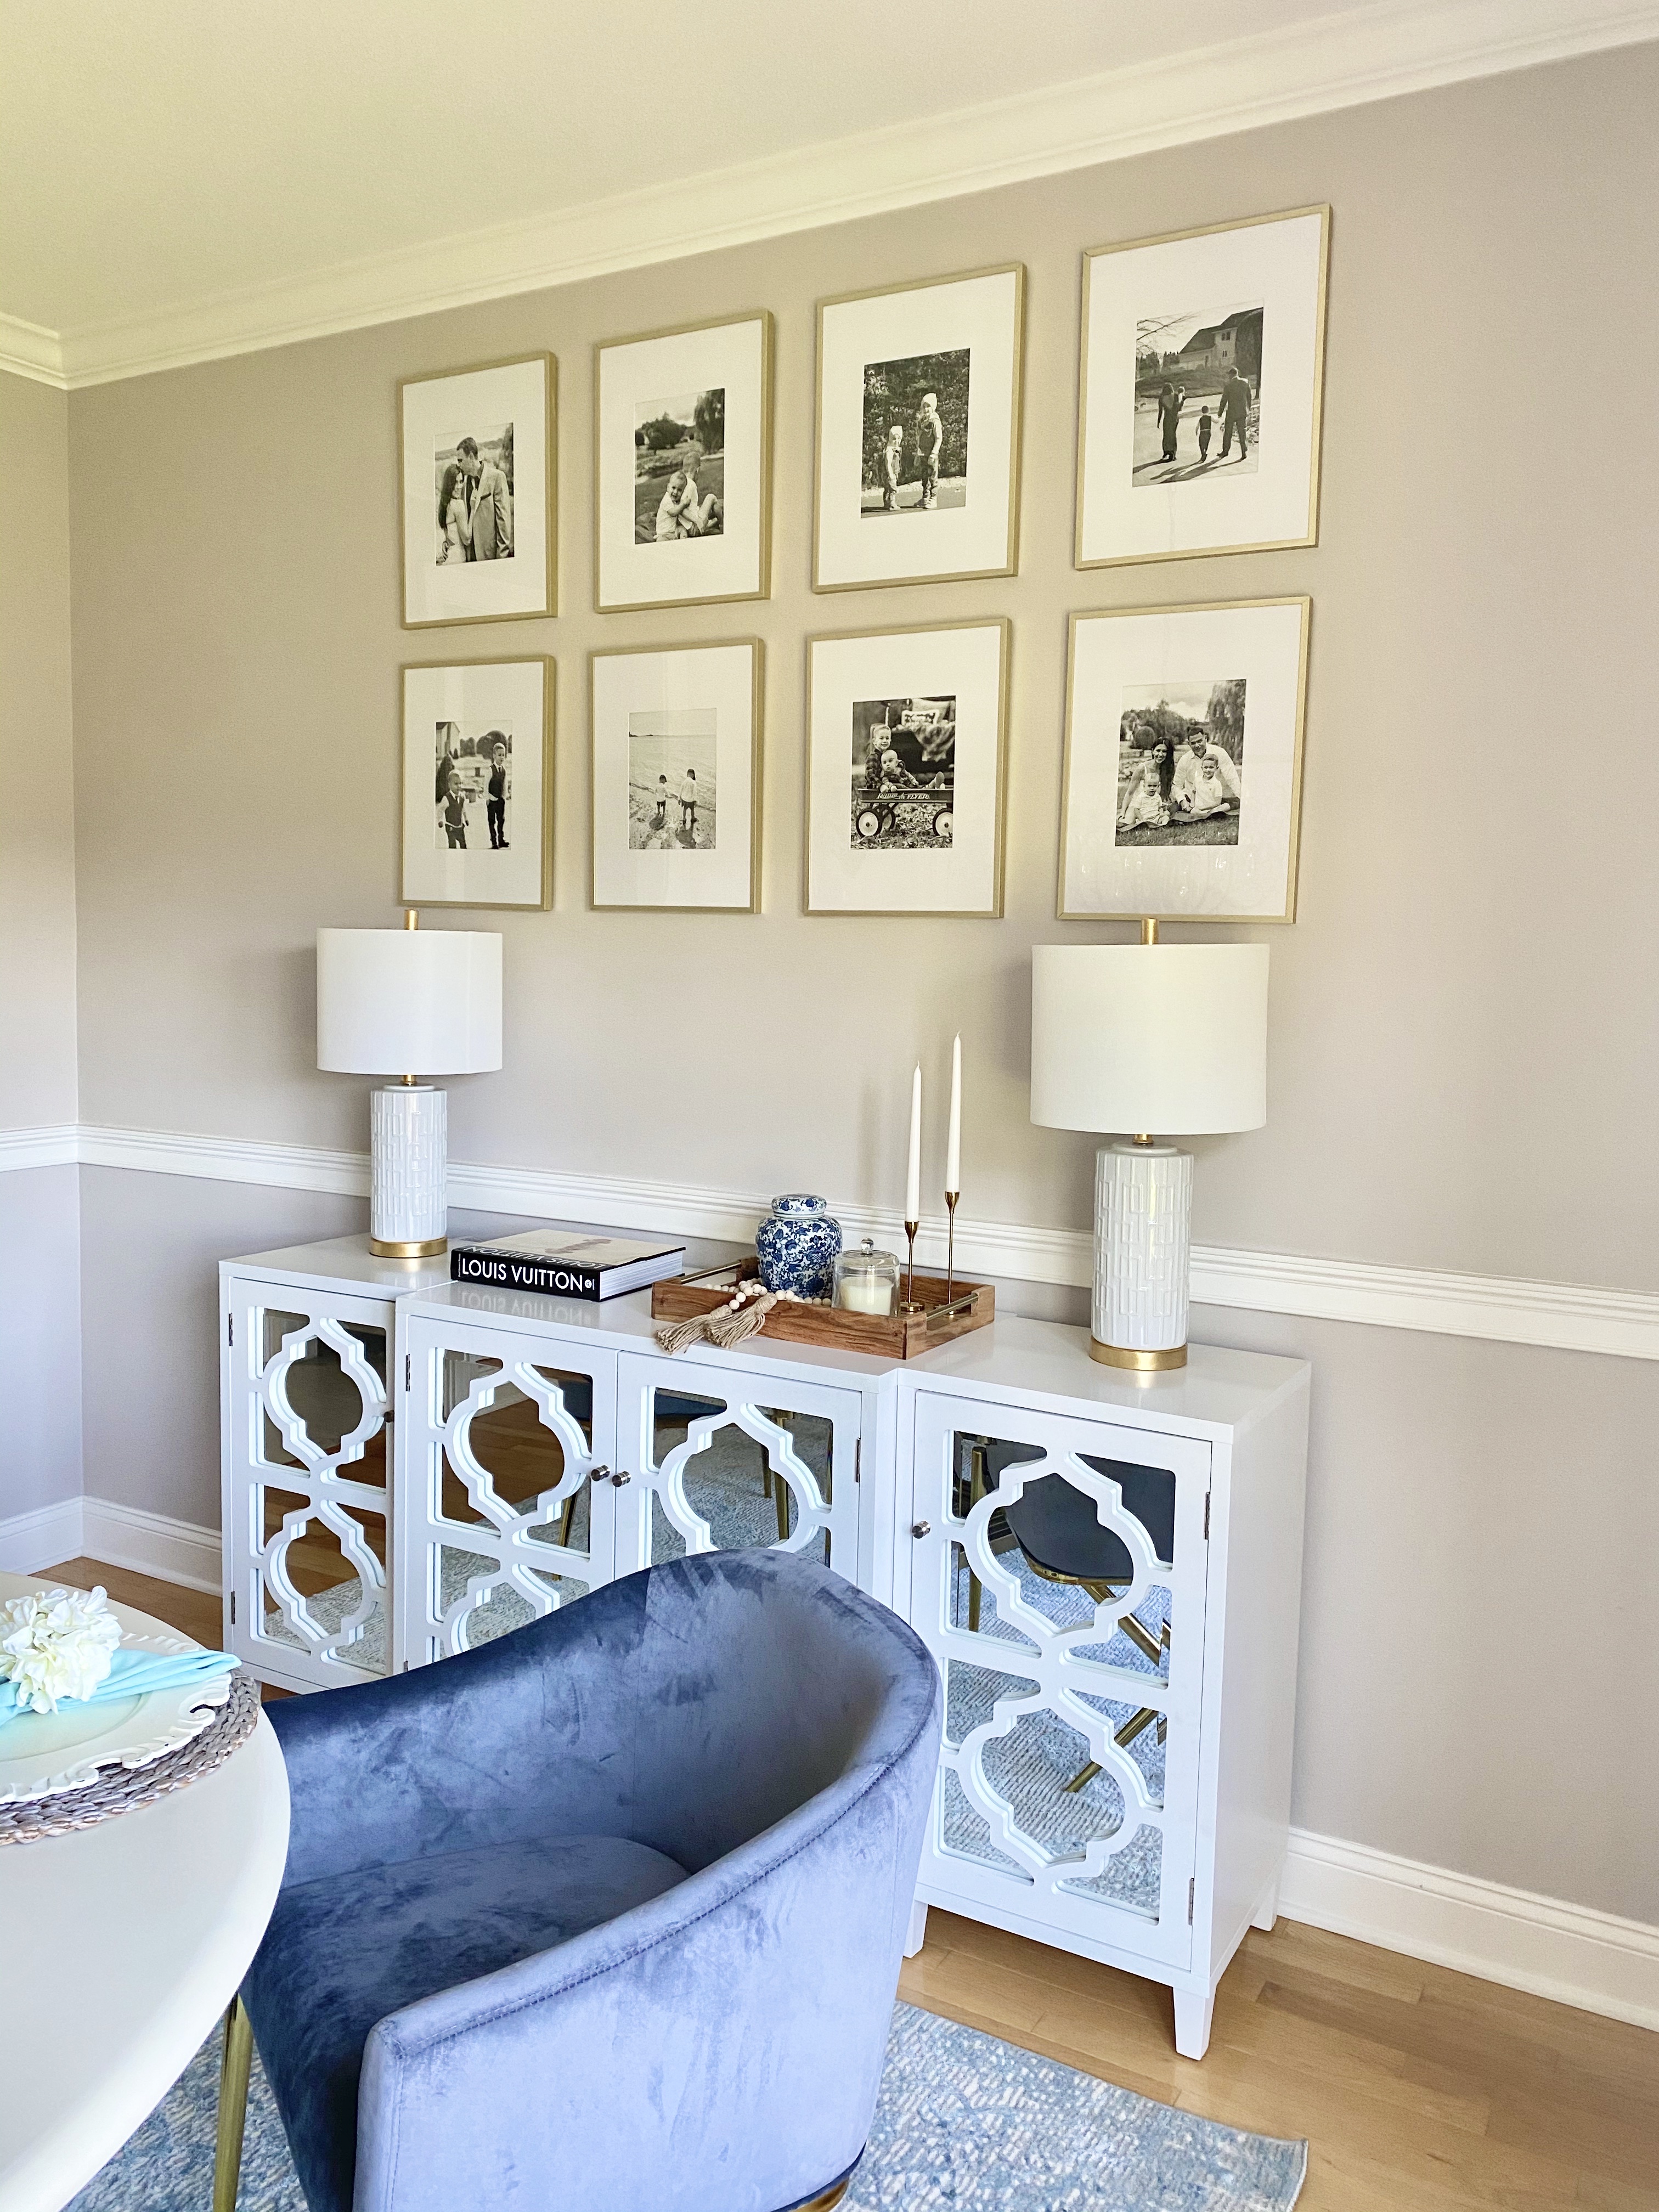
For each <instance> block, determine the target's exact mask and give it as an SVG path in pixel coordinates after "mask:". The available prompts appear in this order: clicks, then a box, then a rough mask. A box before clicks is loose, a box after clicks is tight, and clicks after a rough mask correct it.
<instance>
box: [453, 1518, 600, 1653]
mask: <svg viewBox="0 0 1659 2212" xmlns="http://www.w3.org/2000/svg"><path fill="white" fill-rule="evenodd" d="M499 1572H500V1562H499V1561H498V1560H496V1559H492V1558H491V1557H490V1556H489V1554H488V1553H483V1552H463V1551H459V1550H456V1549H454V1548H453V1547H451V1546H449V1545H447V1544H446V1545H443V1546H441V1547H440V1549H439V1553H438V1575H439V1586H438V1608H437V1610H438V1615H439V1618H440V1620H442V1619H443V1618H444V1617H445V1616H446V1615H447V1613H448V1612H449V1609H450V1607H452V1606H454V1605H456V1604H458V1603H460V1602H461V1601H464V1600H465V1597H466V1595H467V1585H468V1583H470V1582H471V1581H473V1580H475V1579H477V1578H481V1577H487V1576H489V1575H492V1574H496V1573H499ZM533 1579H534V1580H535V1581H536V1582H537V1583H538V1584H539V1585H540V1586H541V1587H542V1588H544V1589H545V1590H546V1592H547V1596H548V1602H547V1605H546V1607H537V1606H534V1605H532V1603H531V1601H530V1600H529V1599H528V1598H527V1597H526V1596H524V1595H523V1594H522V1593H521V1592H520V1590H518V1589H515V1588H514V1587H513V1584H512V1583H508V1582H500V1583H496V1585H495V1588H494V1589H491V1590H489V1591H487V1592H486V1593H484V1594H483V1595H482V1596H481V1597H480V1598H479V1600H478V1601H477V1603H476V1604H474V1605H471V1606H470V1607H465V1611H464V1612H463V1613H459V1614H458V1615H457V1617H456V1620H455V1621H454V1624H453V1626H452V1627H450V1628H449V1629H447V1631H446V1632H445V1638H444V1640H445V1648H446V1650H450V1651H461V1650H471V1651H476V1650H477V1648H478V1646H479V1645H480V1644H488V1643H490V1642H492V1641H493V1639H494V1638H496V1637H498V1636H505V1635H506V1634H507V1632H508V1631H509V1630H511V1629H514V1628H522V1627H524V1626H525V1625H526V1623H527V1622H529V1621H532V1620H540V1619H541V1618H542V1617H543V1614H544V1612H551V1611H552V1610H553V1609H554V1607H556V1606H563V1605H568V1604H570V1603H571V1601H573V1600H574V1599H575V1598H579V1597H586V1595H587V1592H588V1589H589V1587H590V1586H589V1584H588V1583H585V1582H580V1581H578V1579H577V1578H576V1577H574V1575H556V1574H552V1573H549V1574H545V1575H544V1574H543V1573H541V1572H540V1571H537V1572H536V1574H535V1576H534V1577H533Z"/></svg>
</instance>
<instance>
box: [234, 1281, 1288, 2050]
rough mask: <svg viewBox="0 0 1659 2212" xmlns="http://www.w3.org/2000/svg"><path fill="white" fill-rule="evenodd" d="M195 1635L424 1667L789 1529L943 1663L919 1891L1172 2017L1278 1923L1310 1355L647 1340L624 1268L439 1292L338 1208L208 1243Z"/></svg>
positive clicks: (1071, 1346)
mask: <svg viewBox="0 0 1659 2212" xmlns="http://www.w3.org/2000/svg"><path fill="white" fill-rule="evenodd" d="M221 1285H222V1315H221V1329H222V1358H223V1361H224V1368H223V1399H222V1402H223V1424H224V1453H223V1503H224V1529H225V1549H224V1557H225V1636H226V1642H227V1645H228V1648H229V1649H230V1650H234V1652H236V1654H237V1655H238V1656H239V1657H240V1658H241V1659H243V1660H244V1661H246V1663H247V1664H248V1665H250V1666H251V1667H252V1668H254V1669H255V1670H256V1671H257V1672H258V1674H260V1675H261V1676H262V1677H263V1678H264V1680H268V1681H270V1682H273V1683H276V1684H279V1685H280V1686H283V1687H285V1688H289V1689H295V1690H307V1689H313V1688H319V1687H323V1686H330V1685H334V1684H338V1683H346V1682H353V1681H362V1680H363V1679H364V1678H365V1676H366V1675H369V1674H380V1673H384V1672H387V1671H392V1670H398V1669H402V1668H408V1667H411V1666H423V1665H426V1664H427V1663H428V1662H431V1661H434V1660H437V1659H441V1658H443V1657H445V1656H447V1655H448V1654H450V1653H452V1652H454V1651H457V1650H464V1649H466V1648H468V1647H470V1646H471V1645H474V1644H478V1643H480V1642H482V1641H483V1640H484V1639H486V1638H489V1637H491V1636H495V1635H499V1634H501V1633H504V1632H506V1631H507V1630H509V1629H512V1628H514V1627H516V1626H520V1624H522V1623H523V1622H525V1621H527V1620H532V1619H535V1618H537V1617H538V1616H540V1615H542V1614H545V1613H549V1612H551V1611H552V1610H554V1609H555V1607H557V1606H559V1605H561V1604H568V1603H570V1602H572V1601H575V1600H578V1599H580V1597H581V1596H582V1595H585V1594H586V1591H588V1590H590V1589H595V1588H597V1587H599V1585H600V1584H601V1583H605V1582H608V1581H610V1580H611V1579H612V1578H613V1577H616V1576H617V1575H622V1574H629V1573H632V1572H633V1571H635V1570H636V1569H638V1568H641V1567H644V1566H648V1565H653V1563H655V1562H656V1561H659V1560H661V1559H668V1558H673V1557H677V1556H678V1555H680V1554H681V1553H684V1552H687V1551H691V1552H698V1551H707V1550H710V1549H715V1548H723V1547H728V1546H732V1545H738V1544H756V1543H768V1544H773V1545H776V1546H778V1547H781V1548H783V1549H787V1550H790V1551H799V1552H805V1553H809V1554H810V1555H811V1557H813V1558H816V1559H823V1560H824V1561H825V1562H826V1563H827V1564H828V1565H829V1566H831V1567H833V1568H834V1569H835V1570H836V1571H838V1572H839V1573H842V1574H844V1575H846V1576H847V1577H848V1578H849V1579H850V1580H852V1581H854V1582H856V1583H859V1584H860V1586H861V1587H862V1588H864V1589H867V1590H868V1591H870V1592H871V1593H872V1595H874V1596H876V1597H878V1598H880V1599H882V1600H883V1601H884V1602H886V1603H887V1604H890V1605H891V1606H892V1607H895V1609H896V1611H897V1612H899V1613H902V1615H903V1617H904V1618H905V1619H906V1620H908V1621H909V1622H910V1623H911V1624H912V1625H913V1626H914V1627H915V1629H916V1631H917V1632H918V1633H919V1634H920V1635H921V1638H922V1639H923V1641H924V1642H925V1643H926V1644H927V1647H928V1649H929V1650H930V1651H931V1652H932V1653H933V1656H934V1657H935V1659H936V1660H937V1662H938V1663H939V1670H940V1674H941V1676H942V1678H943V1680H944V1683H945V1746H944V1749H943V1752H942V1755H941V1759H940V1771H939V1787H938V1790H937V1792H936V1794H935V1797H934V1802H933V1815H932V1819H931V1821H930V1824H929V1830H928V1837H927V1844H926V1847H925V1849H924V1852H923V1857H922V1863H921V1876H920V1881H919V1884H918V1888H917V1906H918V1909H917V1912H916V1915H915V1921H914V1923H913V1929H912V1948H915V1947H916V1946H918V1945H919V1944H920V1942H921V1928H922V1924H923V1922H924V1920H925V1915H926V1908H927V1905H940V1906H944V1907H947V1908H948V1909H949V1910H951V1911H953V1912H962V1913H966V1914H968V1915H969V1916H970V1917H974V1918H976V1919H981V1920H985V1921H988V1922H991V1923H994V1924H996V1925H997V1926H1000V1927H1003V1928H1008V1929H1014V1930H1016V1931H1017V1932H1018V1933H1019V1934H1021V1935H1024V1936H1032V1937H1035V1938H1036V1939H1037V1940H1038V1941H1040V1942H1047V1943H1052V1944H1055V1945H1058V1946H1060V1948H1064V1949H1066V1950H1070V1951H1074V1952H1077V1953H1079V1954H1083V1955H1084V1956H1086V1957H1089V1958H1093V1959H1098V1960H1103V1961H1105V1962H1106V1963H1107V1964H1109V1965H1111V1966H1120V1967H1123V1968H1126V1969H1127V1970H1128V1971H1130V1972H1135V1973H1139V1974H1144V1975H1146V1976H1149V1977H1151V1978H1153V1979H1155V1980H1158V1981H1161V1982H1164V1983H1166V1984H1169V1985H1170V1988H1171V1989H1172V1990H1173V1991H1174V1993H1175V2007H1176V2046H1177V2048H1178V2049H1179V2050H1180V2051H1182V2052H1183V2053H1185V2055H1186V2056H1188V2057H1193V2058H1197V2057H1201V2056H1202V2055H1203V2052H1204V2050H1205V2048H1206V2045H1207V2043H1208V2040H1209V2032H1210V2015H1211V2008H1212V2002H1213V1999H1214V1992H1215V1986H1216V1984H1217V1982H1218V1980H1219V1978H1220V1976H1221V1974H1222V1972H1223V1971H1224V1969H1225V1966H1226V1965H1227V1962H1228V1960H1230V1959H1231V1957H1232V1954H1233V1953H1234V1951H1235V1950H1236V1949H1237V1947H1238V1944H1239V1942H1240V1941H1241V1940H1242V1938H1243V1934H1244V1930H1245V1929H1246V1928H1247V1927H1248V1926H1249V1924H1251V1923H1252V1922H1254V1923H1255V1924H1256V1925H1258V1926H1262V1927H1268V1926H1271V1925H1272V1923H1273V1911H1274V1905H1275V1899H1276V1894H1277V1889H1278V1884H1279V1871H1280V1869H1281V1867H1282V1864H1283V1861H1284V1855H1285V1840H1286V1832H1287V1826H1288V1820H1289V1809H1290V1788H1291V1744H1292V1735H1293V1728H1294V1717H1295V1698H1296V1659H1297V1619H1298V1611H1299V1603H1300V1585H1301V1571H1302V1516H1303V1494H1304V1481H1305V1469H1306V1453H1307V1413H1308V1386H1309V1370H1308V1368H1307V1367H1306V1366H1305V1365H1304V1364H1302V1363H1301V1362H1299V1361H1296V1360H1288V1359H1276V1358H1267V1357H1265V1356H1261V1355H1259V1354H1255V1353H1249V1352H1226V1351H1221V1350H1218V1349H1214V1348H1212V1347H1208V1346H1198V1345H1195V1346H1194V1347H1193V1349H1192V1354H1191V1358H1190V1360H1189V1362H1188V1365H1187V1366H1186V1367H1185V1368H1184V1369H1182V1370H1177V1371H1176V1372H1175V1373H1173V1374H1170V1375H1164V1376H1158V1377H1156V1378H1155V1379H1153V1380H1152V1381H1149V1382H1145V1383H1142V1382H1138V1381H1135V1380H1133V1379H1131V1378H1128V1377H1126V1376H1119V1375H1118V1374H1117V1373H1116V1372H1115V1370H1110V1369H1108V1368H1104V1367H1102V1366H1100V1365H1097V1364H1095V1363H1094V1362H1093V1361H1091V1359H1090V1358H1089V1357H1088V1341H1089V1338H1088V1331H1087V1330H1086V1329H1081V1328H1066V1327H1062V1326H1060V1325H1059V1324H1057V1323H1054V1322H1034V1321H1024V1320H1018V1319H1005V1320H1000V1321H999V1322H996V1323H995V1325H994V1327H993V1328H989V1329H985V1330H981V1331H978V1332H976V1333H975V1334H970V1335H968V1336H964V1337H960V1338H958V1339H957V1340H955V1341H954V1342H952V1343H951V1344H949V1345H946V1346H942V1347H941V1348H940V1349H939V1351H938V1352H932V1353H929V1354H927V1356H926V1357H924V1358H921V1359H919V1360H912V1361H910V1362H908V1363H899V1364H895V1363H891V1362H889V1361H886V1360H883V1359H877V1358H868V1357H866V1356H864V1355H861V1354H858V1353H842V1352H828V1351H821V1350H819V1349H817V1348H816V1347H814V1346H805V1345H797V1344H786V1343H776V1342H773V1341H770V1340H768V1339H767V1338H765V1337H764V1336H757V1337H751V1338H750V1340H748V1342H746V1343H745V1344H744V1345H742V1346H739V1347H738V1349H737V1350H736V1351H733V1352H719V1351H716V1350H714V1348H713V1347H711V1346H707V1345H702V1346H697V1347H696V1348H695V1349H694V1350H693V1351H692V1352H690V1353H688V1354H684V1355H682V1356H680V1357H679V1358H672V1359H671V1358H668V1357H667V1356H666V1355H665V1353H663V1352H661V1351H660V1350H659V1348H658V1346H657V1344H656V1340H655V1338H654V1335H653V1331H652V1326H651V1321H650V1310H649V1297H648V1294H647V1293H641V1294H639V1295H637V1296H635V1297H625V1298H617V1299H613V1300H611V1301H609V1302H607V1303H606V1304H603V1305H588V1304H580V1303H576V1302H572V1301H566V1300H560V1299H553V1298H542V1297H530V1296H526V1295H522V1294H519V1293H513V1292H507V1291H489V1290H484V1289H480V1288H477V1287H475V1286H471V1285H468V1286H465V1287H463V1286H460V1285H451V1284H450V1283H449V1282H448V1281H447V1277H446V1263H445V1262H442V1261H440V1262H439V1263H437V1264H436V1265H433V1264H431V1263H426V1264H420V1263H407V1262H400V1261H382V1260H377V1259H374V1258H373V1257H372V1256H371V1255H369V1253H368V1245H367V1240H366V1239H365V1238H362V1237H342V1238H338V1239H336V1240H333V1241H331V1242H330V1243H322V1244H313V1245H305V1246H299V1247H295V1248H294V1249H289V1250H287V1251H280V1252H268V1253H264V1254H260V1255H256V1256H254V1257H252V1258H247V1259H241V1260H231V1261H226V1262H225V1263H224V1264H223V1266H222V1269H221Z"/></svg>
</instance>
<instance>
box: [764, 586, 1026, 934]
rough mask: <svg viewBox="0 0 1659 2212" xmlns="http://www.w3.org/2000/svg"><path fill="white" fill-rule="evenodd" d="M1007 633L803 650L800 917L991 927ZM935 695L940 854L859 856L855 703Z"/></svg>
mask: <svg viewBox="0 0 1659 2212" xmlns="http://www.w3.org/2000/svg"><path fill="white" fill-rule="evenodd" d="M1010 635H1011V625H1010V624H1009V623H1008V622H1007V621H1006V619H1000V620H996V621H992V622H977V623H951V624H946V625H944V626H942V627H940V628H939V629H904V630H888V631H879V630H878V631H866V632H861V633H860V634H858V635H837V636H829V637H815V638H810V639H809V640H808V641H807V648H806V723H807V739H806V787H807V805H806V882H805V899H804V902H803V904H804V906H805V911H806V912H807V913H808V914H881V915H908V914H933V915H956V916H960V917H963V918H964V919H969V920H986V921H994V920H997V919H1000V915H1001V913H1002V875H1003V778H1004V774H1005V762H1004V755H1005V749H1006V729H1007V690H1008V652H1009V642H1010ZM940 696H951V698H953V699H954V701H955V707H956V744H955V757H954V763H953V771H952V775H953V785H954V788H953V791H952V793H951V811H952V813H953V816H954V820H953V823H952V827H951V845H950V848H949V849H948V850H945V851H902V850H898V851H895V850H871V849H868V848H865V847H861V846H860V842H859V840H858V837H857V835H856V833H855V831H854V826H853V825H854V809H855V806H856V805H857V800H856V798H855V794H854V757H853V744H854V708H855V706H856V704H857V703H858V702H861V701H871V700H888V699H892V700H897V699H910V700H927V699H933V698H938V697H940Z"/></svg>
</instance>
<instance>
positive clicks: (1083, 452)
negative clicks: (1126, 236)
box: [1073, 207, 1331, 568]
mask: <svg viewBox="0 0 1659 2212" xmlns="http://www.w3.org/2000/svg"><path fill="white" fill-rule="evenodd" d="M1330 213H1331V211H1330V210H1329V209H1328V208H1327V207H1314V208H1297V209H1294V210H1291V212H1290V213H1289V214H1286V215H1273V216H1255V217H1254V218H1252V219H1251V220H1249V221H1248V222H1233V223H1220V224H1217V225H1215V226H1214V227H1213V228H1209V229H1205V230H1195V231H1182V232H1178V233H1176V234H1174V235H1173V236H1170V237H1168V238H1144V239H1137V240H1133V241H1132V242H1131V243H1130V244H1128V245H1127V246H1096V247H1095V248H1093V249H1092V251H1091V252H1088V253H1085V255H1084V257H1083V342H1082V343H1083V354H1082V361H1081V364H1080V369H1079V422H1078V478H1077V532H1076V540H1075V544H1074V548H1073V560H1074V562H1075V564H1076V566H1077V567H1078V568H1112V567H1115V566H1119V565H1121V564H1123V563H1126V562H1137V561H1179V560H1186V559H1188V558H1191V557H1193V556H1196V555H1199V554H1204V553H1253V552H1265V551H1267V550H1271V549H1272V548H1274V547H1278V546H1288V545H1313V544H1317V543H1318V538H1319V441H1320V420H1321V414H1322V392H1323V384H1324V360H1325V282H1326V272H1327V269H1328V262H1329V246H1330Z"/></svg>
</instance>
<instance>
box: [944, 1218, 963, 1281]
mask: <svg viewBox="0 0 1659 2212" xmlns="http://www.w3.org/2000/svg"><path fill="white" fill-rule="evenodd" d="M961 1196H962V1193H961V1192H960V1191H959V1190H947V1191H946V1192H945V1210H946V1212H948V1213H949V1214H950V1217H951V1220H950V1225H949V1227H948V1228H947V1229H946V1231H945V1304H946V1305H947V1306H948V1305H949V1304H950V1303H951V1299H952V1298H953V1297H955V1296H956V1290H957V1200H958V1199H959V1198H960V1197H961Z"/></svg>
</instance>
